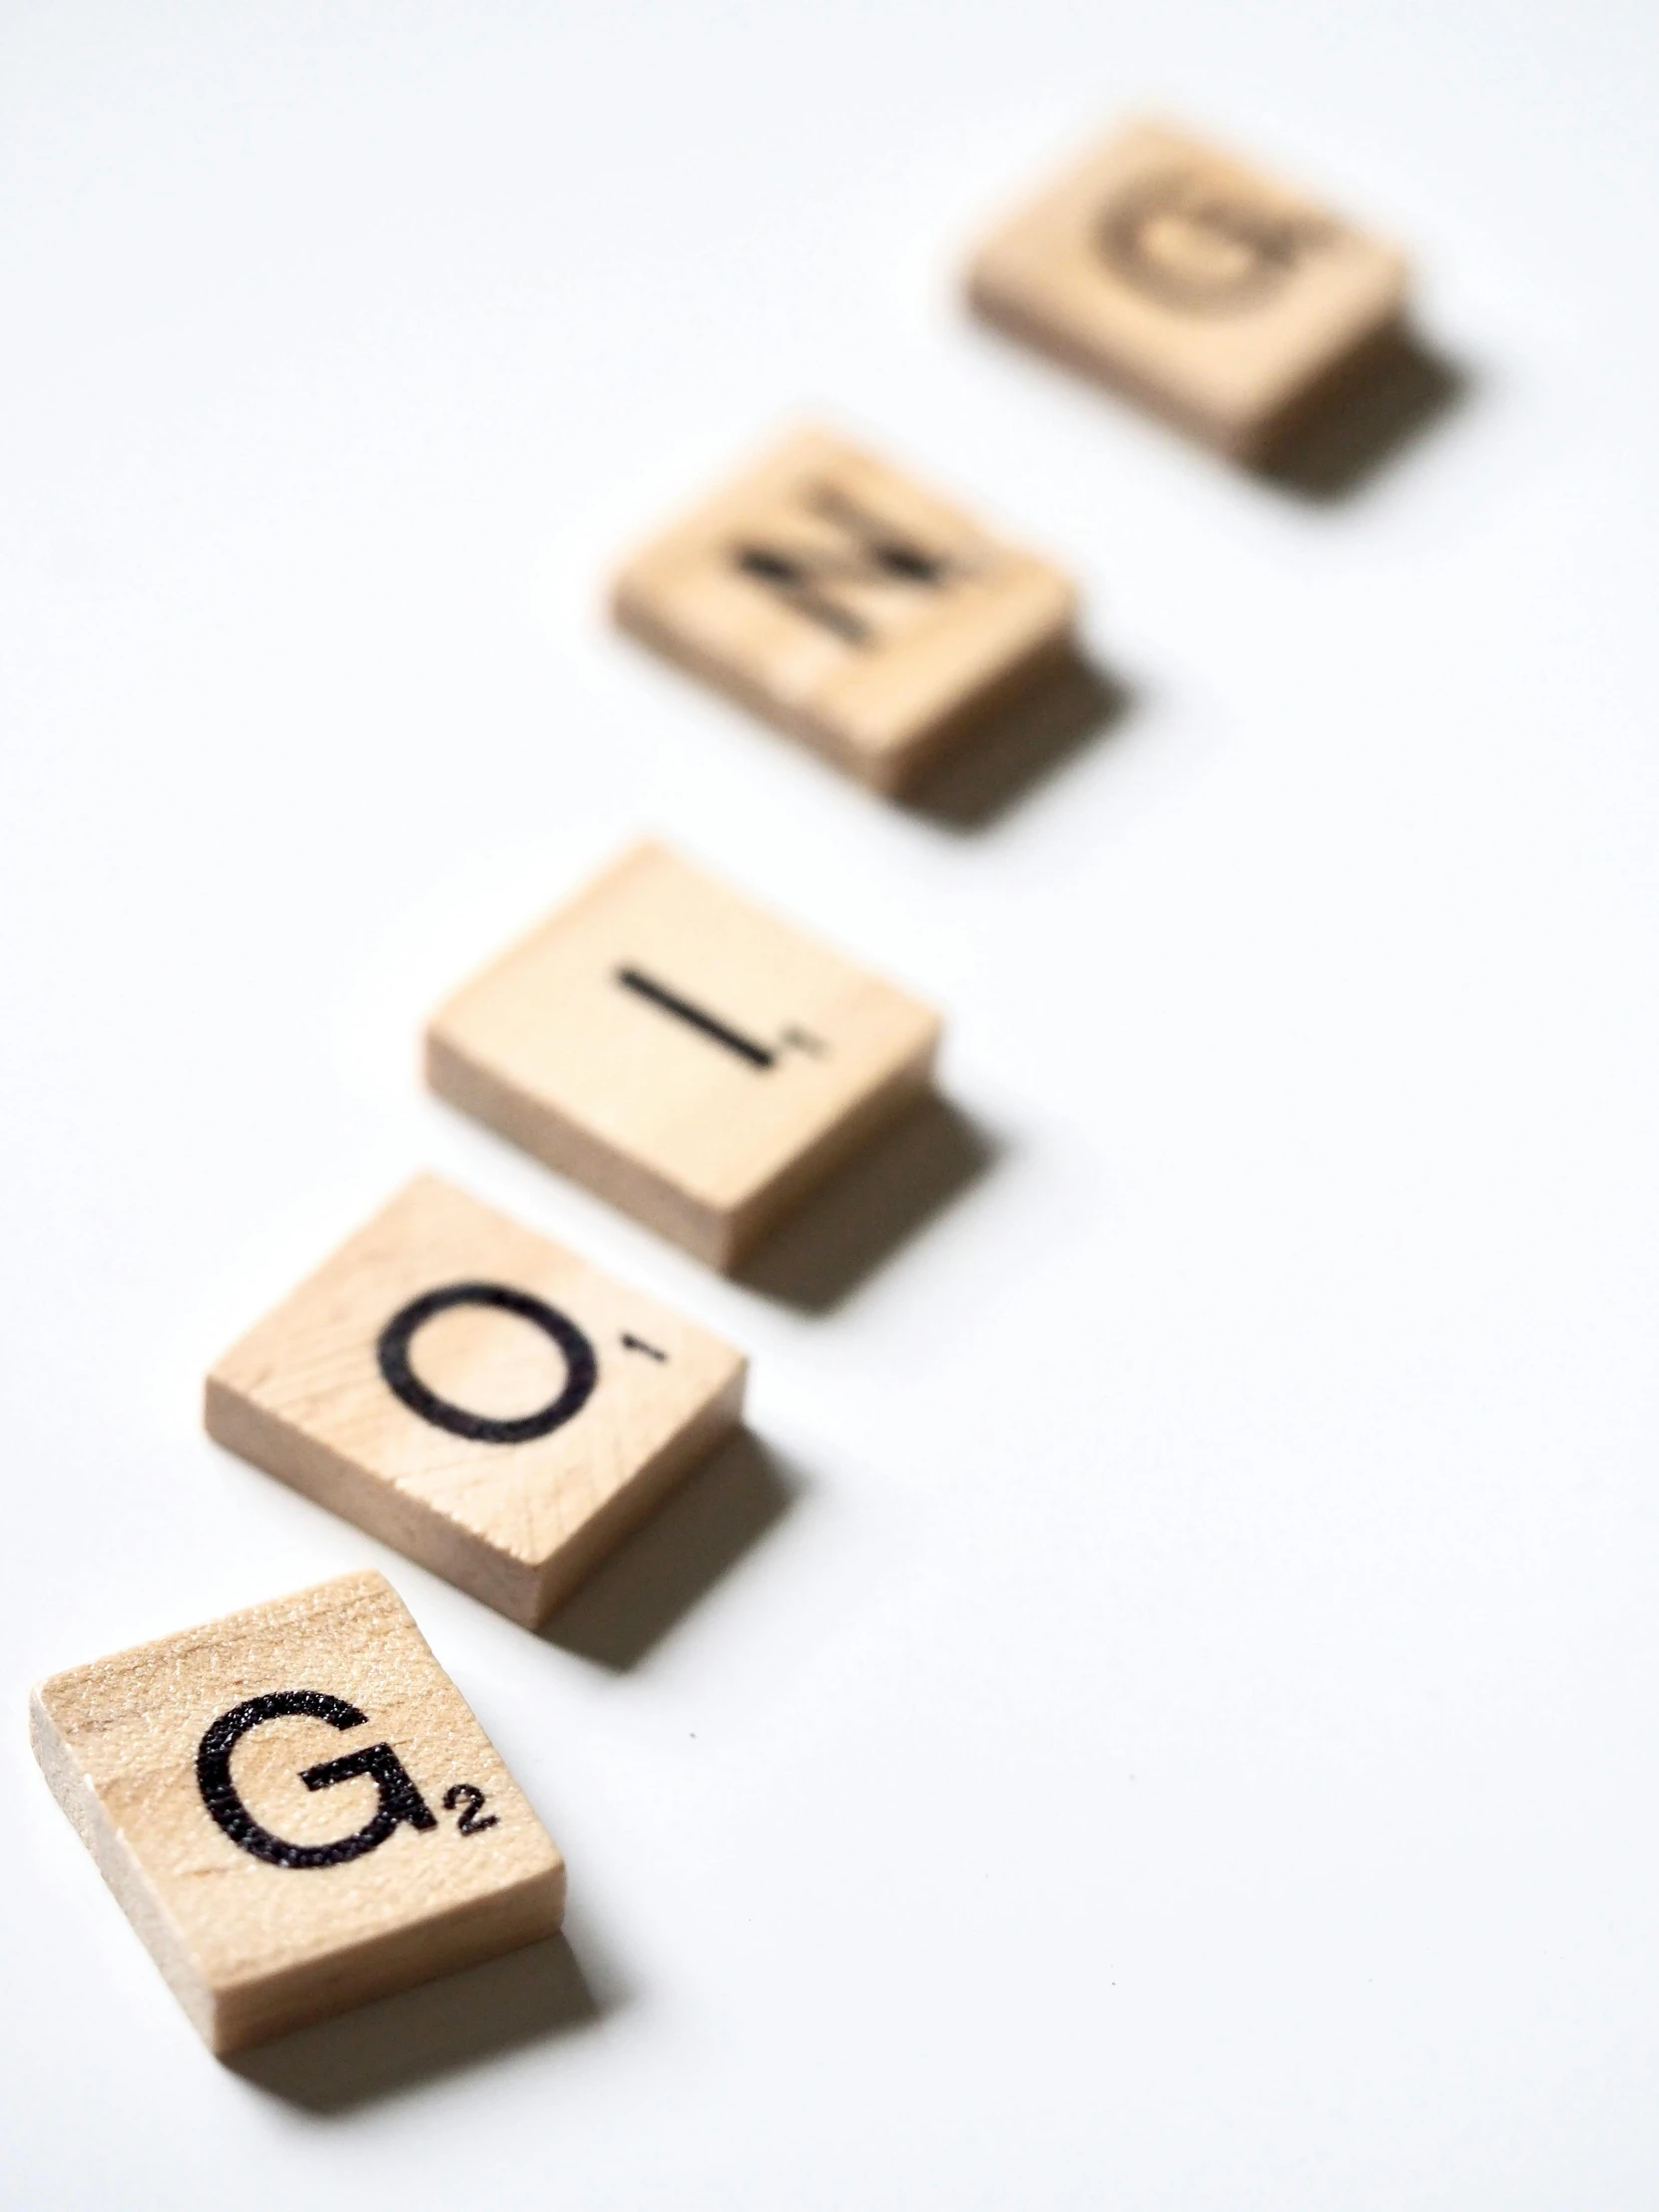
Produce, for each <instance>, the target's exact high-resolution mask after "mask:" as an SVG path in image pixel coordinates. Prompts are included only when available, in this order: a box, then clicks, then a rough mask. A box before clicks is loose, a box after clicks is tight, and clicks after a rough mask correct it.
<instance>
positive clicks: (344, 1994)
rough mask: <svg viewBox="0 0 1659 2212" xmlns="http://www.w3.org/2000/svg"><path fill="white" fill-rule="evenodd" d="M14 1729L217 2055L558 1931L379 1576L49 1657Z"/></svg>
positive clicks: (526, 1834) (557, 1882)
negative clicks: (149, 1639)
mask: <svg viewBox="0 0 1659 2212" xmlns="http://www.w3.org/2000/svg"><path fill="white" fill-rule="evenodd" d="M30 1728H31V1734H32V1737H33V1741H34V1748H35V1756H36V1758H37V1759H38V1760H39V1761H40V1764H41V1768H42V1770H43V1771H44V1773H45V1775H46V1779H47V1781H48V1782H49V1783H50V1784H51V1786H52V1791H53V1794H54V1796H55V1797H56V1798H57V1800H58V1803H59V1804H60V1805H61V1806H62V1807H63V1809H64V1811H65V1812H66V1813H67V1814H68V1815H69V1818H70V1819H71V1821H73V1822H74V1824H75V1827H76V1829H77V1831H78V1832H79V1834H80V1836H81V1839H82V1841H83V1842H84V1843H85V1844H86V1845H87V1847H88V1849H89V1850H90V1851H91V1853H92V1855H93V1857H94V1859H96V1861H97V1862H98V1867H99V1871H100V1872H101V1873H102V1875H103V1877H104V1879H105V1881H106V1882H108V1884H109V1886H110V1888H111V1889H112V1890H113V1891H114V1892H115V1894H116V1896H117V1898H118V1899H119V1900H120V1902H121V1905H122V1907H123V1909H124V1910H125V1912H126V1914H127V1917H128V1918H129V1920H131V1922H132V1923H133V1926H134V1927H135V1928H136V1929H137V1931H138V1933H139V1935H140V1936H142V1937H143V1939H144V1941H145V1942H146V1944H148V1946H149V1948H150V1951H151V1953H152V1955H153V1956H154V1958H155V1960H156V1963H157V1964H158V1965H159V1966H160V1967H161V1969H162V1972H163V1973H164V1974H165V1975H166V1977H167V1980H168V1982H169V1984H170V1986H171V1987H172V1989H173V1992H174V1994H175V1995H176V1996H177V1997H178V1999H179V2001H180V2003H181V2004H182V2005H183V2006H184V2007H185V2010H186V2011H187V2012H188V2013H189V2014H190V2017H191V2019H192V2020H193V2021H194V2022H195V2024H196V2026H197V2027H198V2028H199V2029H200V2030H201V2032H202V2034H203V2035H204V2036H205V2037H206V2038H207V2040H208V2042H209V2043H210V2044H211V2046H212V2047H213V2048H214V2049H215V2050H217V2051H231V2050H239V2049H241V2048H242V2047H243V2046H244V2045H246V2044H249V2043H258V2042H264V2041H265V2040H266V2039H267V2038H268V2037H270V2036H273V2035H280V2034H284V2033H285V2032H286V2031H287V2030H288V2029H289V2028H293V2027H299V2026H302V2025H303V2024H304V2023H305V2022H307V2021H309V2020H316V2019H322V2018H325V2017H326V2016H327V2015H328V2014H330V2013H334V2012H343V2011H346V2010H348V2009H349V2008H350V2007H351V2006H352V2005H356V2004H361V2003H363V2002H365V2001H366V2000H367V1999H368V1998H370V1997H377V1996H384V1995H386V1994H387V1993H388V1992H389V1991H391V1990H393V1989H403V1988H408V1987H410V1986H412V1985H413V1984H414V1983H415V1982H417V1981H429V1980H432V1979H434V1978H435V1977H436V1976H437V1975H439V1974H445V1973H451V1972H453V1971H454V1970H455V1969H456V1968H457V1967H459V1966H466V1965H471V1964H473V1963H474V1962H476V1961H477V1960H479V1959H482V1958H492V1957H494V1956H496V1954H497V1953H498V1952H501V1951H505V1950H513V1949H516V1948H517V1947H518V1946H519V1945H520V1944H522V1943H531V1942H535V1941H537V1940H538V1939H539V1938H541V1937H542V1936H551V1935H553V1934H554V1932H555V1931H556V1930H557V1928H558V1926H559V1922H560V1919H561V1916H562V1914H563V1910H564V1892H565V1870H564V1862H563V1861H562V1860H561V1858H560V1857H559V1854H558V1852H557V1851H556V1850H555V1848H554V1846H553V1842H552V1840H551V1838H550V1837H549V1836H548V1834H547V1832H546V1830H545V1829H544V1828H543V1827H542V1825H541V1823H540V1822H539V1821H538V1820H537V1818H536V1816H535V1814H534V1813H532V1812H531V1810H530V1808H529V1806H528V1805H527V1804H526V1802H525V1800H524V1798H523V1797H522V1796H521V1795H520V1793H519V1790H518V1788H517V1786H516V1785H515V1783H514V1782H513V1780H512V1777H511V1776H510V1775H509V1774H508V1772H507V1770H506V1768H505V1767H504V1766H503V1765H502V1763H501V1760H500V1758H499V1757H498V1756H497V1754H496V1752H495V1750H494V1748H493V1746H492V1745H491V1743H490V1741H489V1738H488V1737H487V1736H486V1735H485V1734H484V1732H483V1730H482V1729H481V1728H480V1727H479V1726H478V1723H477V1721H476V1720H475V1719H474V1718H473V1716H472V1714H471V1712H470V1711H469V1710H468V1708H467V1704H466V1701H465V1699H464V1698H462V1696H461V1695H460V1693H459V1691H458V1690H457V1689H456V1688H455V1686H454V1684H453V1683H452V1682H451V1681H450V1680H449V1678H448V1676H447V1675H446V1674H445V1673H444V1671H443V1669H442V1668H441V1667H440V1666H439V1665H438V1663H437V1661H436V1660H435V1659H434V1658H433V1657H432V1654H431V1652H430V1651H429V1650H428V1648H427V1646H426V1642H425V1639H424V1638H423V1637H422V1635H421V1633H420V1631H419V1629H418V1628H416V1626H415V1624H414V1622H413V1621H412V1620H411V1619H410V1618H409V1615H408V1613H407V1611H406V1610H405V1608H404V1606H403V1603H402V1601H401V1599H400V1598H399V1597H398V1595H397V1593H396V1591H395V1590H393V1589H392V1587H391V1585H390V1584H389V1583H388V1582H387V1581H386V1580H385V1578H384V1577H383V1576H381V1575H378V1574H374V1573H372V1572H370V1573H362V1574H348V1575H342V1576H340V1578H339V1579H338V1580H337V1581H333V1582H322V1583H319V1584H317V1586H316V1587H315V1588H314V1589H309V1590H301V1591H299V1592H298V1593H297V1594H296V1595H294V1596H292V1597H284V1598H277V1599H276V1600H274V1601H273V1602H272V1603H271V1604H269V1605H259V1606H256V1607H254V1608H253V1609H252V1610H251V1611H249V1612H246V1613H233V1614H231V1615H230V1616H229V1617H228V1618H226V1619H224V1620H218V1621H211V1622H209V1623H208V1625H207V1626H206V1627H204V1628H194V1629H188V1630H187V1631H186V1632H185V1633H184V1634H183V1635H178V1636H167V1637H164V1638H163V1639H162V1640H161V1641H160V1642H159V1643H153V1644H141V1645H140V1646H139V1647H138V1648H137V1649H136V1650H133V1651H123V1652H119V1653H117V1654H116V1656H115V1657H114V1658H111V1659H100V1660H97V1661H95V1662H94V1663H93V1664H92V1665H90V1666H85V1667H75V1668H73V1669H71V1670H70V1672H68V1673H67V1674H58V1675H54V1676H53V1677H52V1679H51V1680H50V1681H49V1682H43V1683H41V1684H40V1686H39V1687H38V1689H36V1691H35V1692H34V1695H33V1698H32V1699H31V1701H30Z"/></svg>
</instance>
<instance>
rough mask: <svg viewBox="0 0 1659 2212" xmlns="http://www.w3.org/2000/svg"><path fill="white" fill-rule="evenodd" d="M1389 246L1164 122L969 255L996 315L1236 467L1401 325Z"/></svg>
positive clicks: (1105, 151)
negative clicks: (1187, 432) (1224, 455)
mask: <svg viewBox="0 0 1659 2212" xmlns="http://www.w3.org/2000/svg"><path fill="white" fill-rule="evenodd" d="M1405 285H1406V272H1405V265H1404V263H1403V261H1402V260H1401V258H1400V257H1399V255H1398V254H1396V253H1395V252H1393V250H1392V249H1391V248H1389V247H1386V246H1383V245H1382V244H1380V243H1379V242H1378V241H1376V240H1374V239H1370V238H1367V237H1365V236H1364V235H1363V234H1361V233H1360V232H1358V231H1356V230H1353V229H1351V228H1350V227H1349V226H1348V225H1346V224H1344V223H1341V222H1339V221H1338V220H1337V218H1336V217H1335V216H1333V215H1331V214H1329V213H1328V212H1327V211H1326V210H1324V209H1322V208H1320V207H1318V206H1316V205H1315V204H1314V203H1313V202H1312V201H1309V200H1307V199H1305V198H1303V197H1302V195H1300V194H1299V193H1296V192H1293V191H1291V190H1290V189H1289V188H1288V187H1286V186H1284V185H1282V184H1279V183H1277V182H1276V181H1274V180H1272V179H1270V178H1267V177H1264V176H1263V175H1261V174H1260V173H1259V172H1258V171H1256V170H1253V169H1249V168H1246V167H1245V166H1244V165H1243V164H1241V163H1240V162H1237V161H1235V160H1233V159H1232V158H1231V157H1230V156H1228V155H1226V154H1223V153H1220V152H1218V151H1217V150H1216V149H1214V148H1213V147H1209V146H1206V145H1205V144H1203V143H1202V142H1201V141H1200V140H1197V139H1195V138H1192V137H1189V136H1188V135H1187V134H1185V133H1184V132H1180V131H1177V130H1173V129H1171V128H1170V127H1169V126H1168V125H1166V124H1162V123H1153V122H1140V123H1134V124H1131V125H1129V126H1128V127H1127V128H1126V129H1124V130H1122V131H1121V132H1119V133H1118V135H1117V136H1116V137H1114V138H1113V139H1112V140H1111V141H1110V142H1109V143H1108V144H1107V145H1105V146H1103V147H1101V148H1100V149H1099V150H1098V151H1097V152H1095V153H1093V154H1091V155H1090V156H1089V157H1088V158H1087V159H1086V160H1085V161H1083V162H1081V163H1079V164H1078V165H1077V166H1076V167H1075V168H1073V169H1071V170H1069V171H1068V172H1067V173H1066V174H1065V175H1064V176H1063V177H1061V178H1060V179H1059V181H1058V182H1057V183H1056V184H1054V185H1053V186H1052V187H1051V188H1050V189H1049V190H1048V191H1047V192H1045V193H1044V194H1043V195H1042V196H1041V197H1040V198H1039V199H1038V200H1037V201H1036V202H1035V203H1034V204H1033V205H1031V206H1030V207H1028V208H1026V209H1024V210H1023V211H1022V212H1021V213H1020V214H1018V215H1016V216H1015V217H1014V218H1013V219H1012V220H1011V221H1010V222H1008V223H1006V224H1005V225H1003V226H1002V228H1001V229H999V230H998V231H997V232H996V233H995V235H994V236H993V237H991V238H990V239H989V240H987V242H986V243H985V244H984V245H983V246H982V247H981V248H980V249H979V251H978V253H977V254H976V255H975V257H974V259H973V262H972V264H971V267H970V269H969V272H968V296H969V299H970V300H971V302H972V304H973V306H974V308H975V309H976V310H977V311H978V313H980V314H981V315H982V316H984V317H985V318H986V319H987V320H988V321H990V322H993V323H996V324H998V325H1000V326H1001V327H1002V328H1003V329H1005V330H1008V331H1010V332H1012V333H1013V335H1015V336H1016V337H1019V338H1022V339H1024V340H1025V341H1026V342H1027V343H1029V344H1031V345H1034V346H1037V347H1038V348H1040V349H1041V350H1042V351H1044V352H1046V353H1049V354H1051V355H1053V356H1055V357H1056V358H1058V359H1060V360H1063V361H1065V362H1067V363H1068V364H1070V365H1071V366H1073V367H1076V368H1081V369H1082V370H1083V371H1084V372H1085V373H1087V374H1090V375H1093V376H1095V377H1098V378H1099V379H1100V380H1101V381H1103V382H1105V383H1108V384H1111V385H1114V386H1116V387H1117V388H1118V389H1120V390H1122V391H1125V392H1127V393H1129V394H1130V395H1132V396H1133V397H1135V398H1138V399H1140V400H1142V401H1143V402H1145V403H1146V404H1147V405H1148V406H1151V407H1152V408H1154V409H1156V410H1157V411H1158V412H1160V413H1161V414H1164V415H1166V416H1168V417H1169V418H1170V419H1171V420H1173V421H1175V422H1178V423H1179V424H1181V425H1182V426H1183V427H1184V428H1186V429H1188V430H1190V431H1192V432H1193V433H1194V434H1195V435H1197V436H1199V437H1201V438H1203V439H1205V440H1206V441H1207V442H1208V443H1210V444H1212V445H1215V446H1217V447H1219V448H1220V449H1221V450H1222V451H1223V452H1225V453H1228V454H1231V455H1233V456H1234V457H1236V458H1239V459H1243V460H1255V459H1259V458H1262V457H1264V456H1265V455H1266V453H1267V452H1268V450H1269V449H1270V448H1271V446H1272V445H1273V444H1274V442H1275V441H1276V440H1277V439H1278V438H1279V437H1281V436H1282V435H1283V434H1284V432H1285V431H1286V429H1287V428H1288V427H1289V426H1290V425H1291V423H1292V422H1293V421H1294V420H1295V419H1296V418H1297V417H1298V416H1299V415H1300V414H1301V413H1302V412H1303V411H1304V410H1305V409H1306V408H1307V407H1308V406H1309V405H1310V404H1311V403H1312V402H1313V401H1314V399H1315V398H1316V397H1317V396H1318V395H1319V394H1320V393H1322V392H1323V391H1325V390H1326V389H1327V388H1328V387H1330V386H1331V385H1333V384H1334V383H1336V382H1337V381H1339V380H1340V379H1341V377H1342V376H1343V374H1344V371H1345V370H1346V369H1347V368H1348V367H1349V365H1350V364H1351V363H1352V362H1353V361H1354V360H1355V359H1357V358H1359V357H1362V356H1364V355H1365V354H1366V353H1367V352H1368V351H1369V350H1370V349H1371V348H1372V347H1374V346H1375V345H1376V344H1377V343H1378V342H1379V341H1380V340H1381V339H1382V338H1383V335H1384V334H1385V333H1386V332H1387V331H1389V330H1390V329H1392V328H1394V327H1396V326H1397V325H1398V323H1399V321H1400V319H1401V316H1402V313H1403V309H1404V303H1405Z"/></svg>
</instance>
